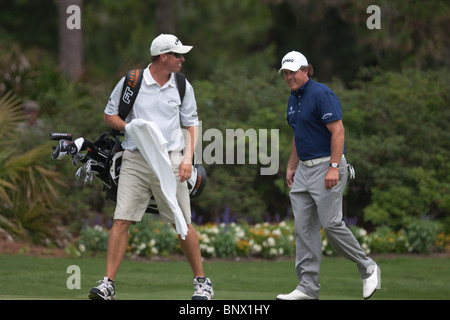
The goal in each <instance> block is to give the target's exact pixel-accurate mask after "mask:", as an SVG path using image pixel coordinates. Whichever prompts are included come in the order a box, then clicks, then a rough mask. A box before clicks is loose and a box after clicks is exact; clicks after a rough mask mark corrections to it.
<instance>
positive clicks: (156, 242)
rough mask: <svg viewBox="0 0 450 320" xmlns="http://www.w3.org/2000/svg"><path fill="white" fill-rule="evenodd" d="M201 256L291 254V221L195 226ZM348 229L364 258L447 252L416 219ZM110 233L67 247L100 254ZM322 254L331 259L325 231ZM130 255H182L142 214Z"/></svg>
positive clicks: (449, 245)
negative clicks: (399, 225) (397, 225)
mask: <svg viewBox="0 0 450 320" xmlns="http://www.w3.org/2000/svg"><path fill="white" fill-rule="evenodd" d="M195 228H196V230H197V233H198V236H199V242H200V249H201V252H202V256H203V257H205V258H227V259H229V258H251V257H254V258H265V259H270V258H278V257H293V256H294V255H295V242H294V222H293V221H292V220H288V221H282V222H280V223H260V224H255V225H249V224H246V223H242V224H236V223H230V224H225V223H208V224H205V225H201V226H195ZM350 230H351V231H352V232H353V234H354V235H355V237H356V239H357V240H358V241H359V243H360V244H361V247H362V248H363V250H364V251H365V252H366V253H367V254H377V253H430V252H434V251H447V250H449V249H450V235H448V234H445V233H439V228H438V225H437V224H436V223H434V222H432V221H426V220H420V221H415V222H413V223H411V225H409V226H408V228H407V229H400V230H397V231H394V230H392V229H390V228H388V227H380V228H378V229H376V230H375V231H374V232H371V233H368V232H367V231H366V230H365V229H363V228H360V227H357V226H351V227H350ZM108 233H109V231H108V229H106V228H103V227H100V226H96V227H85V228H84V229H83V231H82V233H81V237H80V239H79V240H78V242H77V243H76V244H75V246H73V247H72V248H71V251H72V253H74V254H77V255H93V254H98V253H104V252H106V249H107V239H108ZM321 235H322V252H323V254H324V255H327V256H333V255H335V253H334V251H333V249H332V248H331V246H330V244H329V242H328V240H327V238H326V237H325V235H324V233H323V232H322V233H321ZM128 254H129V255H131V256H140V257H147V258H151V257H152V256H169V255H173V254H182V252H181V249H180V245H179V242H178V238H177V235H176V232H175V230H174V229H173V228H172V227H171V226H169V225H166V224H164V223H163V222H161V221H160V220H159V219H158V218H155V217H150V216H146V217H144V220H143V221H142V222H141V223H138V224H136V225H134V226H132V227H131V228H130V232H129V245H128Z"/></svg>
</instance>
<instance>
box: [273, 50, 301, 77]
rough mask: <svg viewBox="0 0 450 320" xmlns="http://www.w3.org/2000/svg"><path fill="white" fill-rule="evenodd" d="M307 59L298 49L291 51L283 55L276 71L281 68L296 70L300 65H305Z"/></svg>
mask: <svg viewBox="0 0 450 320" xmlns="http://www.w3.org/2000/svg"><path fill="white" fill-rule="evenodd" d="M307 66H308V60H306V57H305V56H304V55H303V54H301V53H300V52H298V51H291V52H289V53H288V54H287V55H285V56H284V57H283V59H282V60H281V69H280V70H279V71H278V73H280V72H282V71H283V70H290V71H293V72H296V71H298V70H299V69H300V68H301V67H307Z"/></svg>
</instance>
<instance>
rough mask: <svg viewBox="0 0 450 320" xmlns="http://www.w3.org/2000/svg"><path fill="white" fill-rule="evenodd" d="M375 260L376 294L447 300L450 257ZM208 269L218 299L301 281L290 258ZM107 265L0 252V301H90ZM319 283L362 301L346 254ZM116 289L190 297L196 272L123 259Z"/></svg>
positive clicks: (260, 296) (269, 295)
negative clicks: (75, 284)
mask: <svg viewBox="0 0 450 320" xmlns="http://www.w3.org/2000/svg"><path fill="white" fill-rule="evenodd" d="M375 260H376V261H377V263H378V264H379V265H380V267H381V270H382V274H381V275H382V282H381V285H382V290H379V291H378V292H377V293H376V294H375V295H374V296H373V298H372V299H374V300H392V299H396V300H415V299H421V300H423V299H424V300H428V299H430V300H442V299H444V300H448V299H450V258H448V257H436V256H435V257H415V256H398V257H383V256H379V257H375ZM71 265H76V266H78V267H79V268H80V270H81V277H80V279H81V289H73V290H69V289H68V288H67V285H66V282H67V279H68V278H69V277H70V276H71V275H72V273H67V268H68V267H69V266H71ZM204 268H205V272H206V274H207V276H208V277H210V278H211V280H212V282H213V285H214V291H215V296H214V298H215V299H218V300H274V299H275V297H276V295H277V294H278V293H288V292H290V291H292V290H293V289H294V288H295V286H296V284H297V278H296V275H295V272H294V262H293V260H281V261H244V262H236V261H205V263H204ZM104 270H105V259H94V258H43V257H35V256H21V255H0V299H3V300H9V299H14V300H17V299H33V300H40V299H45V300H46V299H51V300H53V299H64V300H67V299H70V300H71V299H83V300H86V299H87V295H88V292H89V290H90V289H91V288H92V287H93V286H94V285H95V283H96V281H97V280H99V279H100V278H101V277H102V276H103V273H104ZM320 283H321V286H322V289H321V294H320V299H321V300H362V283H361V280H360V279H359V274H358V271H357V268H356V266H355V265H354V264H353V263H351V262H349V261H347V260H345V259H342V258H327V257H324V258H323V261H322V268H321V279H320ZM116 291H117V295H116V296H117V299H120V300H144V299H148V300H189V299H190V297H191V295H192V293H193V285H192V274H191V270H190V268H189V265H188V264H187V262H183V261H174V262H150V261H130V260H125V261H124V262H123V263H122V266H121V269H120V271H119V274H118V277H117V279H116Z"/></svg>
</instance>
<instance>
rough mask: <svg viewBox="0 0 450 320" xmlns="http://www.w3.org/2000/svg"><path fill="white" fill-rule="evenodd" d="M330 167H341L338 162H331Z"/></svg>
mask: <svg viewBox="0 0 450 320" xmlns="http://www.w3.org/2000/svg"><path fill="white" fill-rule="evenodd" d="M330 167H333V168H337V167H339V164H337V163H330Z"/></svg>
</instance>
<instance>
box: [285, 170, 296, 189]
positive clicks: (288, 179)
mask: <svg viewBox="0 0 450 320" xmlns="http://www.w3.org/2000/svg"><path fill="white" fill-rule="evenodd" d="M296 171H297V170H296V169H291V170H289V169H288V170H287V172H286V183H287V186H288V187H289V188H292V185H293V184H294V175H295V172H296Z"/></svg>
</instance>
